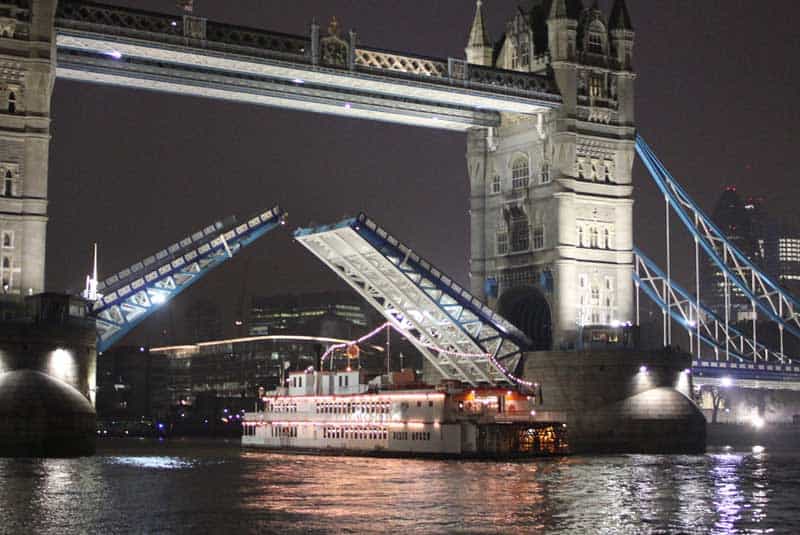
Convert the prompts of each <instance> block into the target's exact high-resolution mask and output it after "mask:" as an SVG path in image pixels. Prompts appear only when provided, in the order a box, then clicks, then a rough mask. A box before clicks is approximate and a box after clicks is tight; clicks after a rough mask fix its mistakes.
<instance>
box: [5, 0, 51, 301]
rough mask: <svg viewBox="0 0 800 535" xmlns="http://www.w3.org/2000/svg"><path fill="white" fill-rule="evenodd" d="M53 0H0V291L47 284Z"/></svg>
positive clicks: (14, 291) (22, 292) (18, 292)
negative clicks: (46, 258) (46, 254)
mask: <svg viewBox="0 0 800 535" xmlns="http://www.w3.org/2000/svg"><path fill="white" fill-rule="evenodd" d="M55 7H56V1H55V0H16V1H10V0H5V1H2V0H0V181H2V182H0V291H2V292H3V294H5V295H6V296H8V295H11V296H14V295H18V296H19V295H28V294H31V293H39V292H41V291H43V290H44V266H45V264H44V262H45V235H46V225H47V173H48V159H49V146H50V97H51V95H52V91H53V82H54V81H55V49H54V39H53V18H54V12H55Z"/></svg>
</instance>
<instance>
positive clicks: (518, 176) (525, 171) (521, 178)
mask: <svg viewBox="0 0 800 535" xmlns="http://www.w3.org/2000/svg"><path fill="white" fill-rule="evenodd" d="M529 177H530V167H529V165H528V157H527V156H519V157H517V158H516V159H515V160H514V163H512V164H511V187H512V188H513V189H520V188H524V187H527V186H528V178H529Z"/></svg>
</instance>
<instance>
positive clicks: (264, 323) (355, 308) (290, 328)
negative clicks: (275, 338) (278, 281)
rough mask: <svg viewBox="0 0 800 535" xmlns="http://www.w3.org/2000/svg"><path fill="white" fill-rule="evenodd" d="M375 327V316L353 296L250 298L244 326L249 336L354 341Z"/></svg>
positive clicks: (329, 294) (341, 293) (337, 294)
mask: <svg viewBox="0 0 800 535" xmlns="http://www.w3.org/2000/svg"><path fill="white" fill-rule="evenodd" d="M376 323H378V318H377V314H376V313H375V312H374V310H373V309H372V307H370V306H369V305H367V304H366V303H365V302H364V301H363V300H362V299H361V298H360V297H358V296H357V295H356V294H354V293H353V292H320V293H309V294H299V295H276V296H270V297H254V298H253V299H252V305H251V308H250V317H249V319H248V322H247V332H248V334H249V335H250V336H264V335H271V334H273V335H274V334H300V333H302V334H313V335H318V336H328V337H334V338H347V339H351V338H355V337H357V336H358V335H360V334H362V333H364V332H366V331H367V329H368V327H369V326H371V325H374V324H376Z"/></svg>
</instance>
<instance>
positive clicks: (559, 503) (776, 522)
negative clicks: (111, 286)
mask: <svg viewBox="0 0 800 535" xmlns="http://www.w3.org/2000/svg"><path fill="white" fill-rule="evenodd" d="M99 448H100V450H99V452H98V454H97V455H96V456H94V457H90V458H80V459H50V460H37V459H0V532H2V533H14V534H17V533H42V534H49V533H58V534H72V533H103V534H106V533H195V534H196V533H223V532H228V533H236V532H239V533H358V534H361V533H400V534H402V535H405V534H409V533H426V534H427V533H615V534H616V533H800V507H798V500H800V452H798V453H797V454H792V453H785V452H782V453H773V452H770V451H768V450H767V451H763V452H758V453H755V452H753V451H746V452H734V451H721V452H719V453H712V454H707V455H699V456H655V455H620V456H598V457H565V458H558V459H541V460H535V461H530V462H512V463H489V462H467V461H418V460H402V459H372V458H357V457H320V456H301V455H282V454H272V453H265V452H250V451H240V450H239V448H238V447H237V446H236V443H235V442H232V443H227V444H226V443H197V442H171V443H154V442H147V441H141V442H136V441H123V442H109V443H101V444H100V445H99Z"/></svg>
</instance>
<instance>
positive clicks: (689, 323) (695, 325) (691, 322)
mask: <svg viewBox="0 0 800 535" xmlns="http://www.w3.org/2000/svg"><path fill="white" fill-rule="evenodd" d="M686 325H688V326H689V327H697V322H696V321H694V320H689V321H687V322H686Z"/></svg>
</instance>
